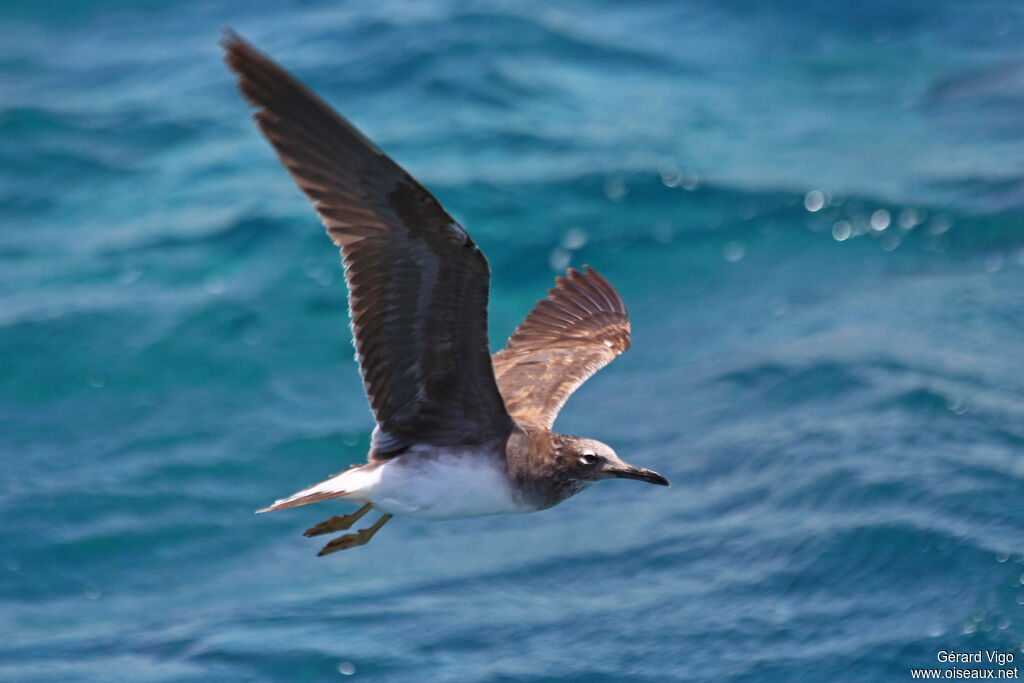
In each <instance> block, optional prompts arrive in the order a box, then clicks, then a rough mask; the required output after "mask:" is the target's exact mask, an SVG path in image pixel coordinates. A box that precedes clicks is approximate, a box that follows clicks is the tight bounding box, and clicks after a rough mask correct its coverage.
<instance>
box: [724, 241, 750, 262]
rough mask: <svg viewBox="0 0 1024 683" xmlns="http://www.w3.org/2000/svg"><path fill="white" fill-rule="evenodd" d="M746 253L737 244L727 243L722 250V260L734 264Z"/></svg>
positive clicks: (742, 247) (743, 248)
mask: <svg viewBox="0 0 1024 683" xmlns="http://www.w3.org/2000/svg"><path fill="white" fill-rule="evenodd" d="M746 253H747V250H746V248H745V247H744V246H743V245H742V244H741V243H739V242H729V243H728V244H726V245H725V247H724V248H723V249H722V258H724V259H725V260H726V261H728V262H729V263H735V262H736V261H739V260H740V259H742V258H743V257H744V256H745V255H746Z"/></svg>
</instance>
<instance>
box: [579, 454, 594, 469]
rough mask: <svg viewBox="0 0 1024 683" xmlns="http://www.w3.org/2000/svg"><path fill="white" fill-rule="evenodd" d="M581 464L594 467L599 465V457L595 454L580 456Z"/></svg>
mask: <svg viewBox="0 0 1024 683" xmlns="http://www.w3.org/2000/svg"><path fill="white" fill-rule="evenodd" d="M580 464H581V465H584V466H586V467H593V466H594V465H596V464H597V456H596V455H594V454H593V453H584V454H583V455H581V456H580Z"/></svg>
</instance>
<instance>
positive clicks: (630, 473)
mask: <svg viewBox="0 0 1024 683" xmlns="http://www.w3.org/2000/svg"><path fill="white" fill-rule="evenodd" d="M555 448H556V457H555V461H556V465H557V467H558V468H559V470H560V474H561V475H562V476H563V477H565V478H567V479H570V480H572V481H576V482H579V483H581V484H583V485H584V486H588V485H590V484H593V483H594V482H597V481H602V480H604V479H612V478H618V479H638V480H640V481H646V482H647V483H648V484H658V485H659V486H668V485H669V483H668V480H667V479H665V477H663V476H661V475H660V474H658V473H657V472H654V471H653V470H647V469H644V468H643V467H636V466H634V465H630V464H628V463H626V462H624V461H623V460H622V459H621V458H620V457H619V456H618V455H616V453H615V451H614V450H612V447H611V446H609V445H608V444H605V443H601V442H600V441H597V440H595V439H584V438H581V437H578V436H568V435H561V434H560V435H558V438H557V439H556V441H555Z"/></svg>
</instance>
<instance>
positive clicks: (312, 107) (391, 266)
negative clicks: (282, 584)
mask: <svg viewBox="0 0 1024 683" xmlns="http://www.w3.org/2000/svg"><path fill="white" fill-rule="evenodd" d="M223 45H224V48H225V49H226V50H227V56H226V59H227V62H228V64H229V65H230V66H231V68H232V69H234V70H235V71H236V72H237V73H238V77H239V78H238V82H239V87H240V88H241V90H242V92H243V93H244V94H245V95H246V97H247V98H248V99H249V101H250V102H252V103H253V104H254V105H256V106H258V107H261V110H260V111H258V112H256V114H255V115H254V118H255V119H256V121H257V123H258V124H259V126H260V129H261V130H262V131H263V133H264V135H266V136H267V139H268V140H270V142H271V143H272V144H273V145H274V149H275V150H277V154H278V156H279V157H280V158H281V161H282V162H283V163H284V165H285V167H286V168H287V169H288V171H289V172H290V173H291V174H292V177H293V178H295V182H296V183H297V184H298V186H299V187H300V188H301V189H302V191H303V192H305V193H306V196H307V197H309V199H310V200H311V201H313V202H315V206H316V210H317V213H319V214H320V218H321V220H322V221H323V223H324V226H325V227H326V228H327V233H328V234H329V235H330V237H331V239H332V240H333V241H334V243H335V244H337V245H338V246H339V247H340V248H341V253H342V255H343V257H344V262H345V276H346V278H347V280H348V285H349V291H350V294H349V308H350V312H351V316H352V332H353V335H354V337H355V346H356V354H357V357H358V359H359V367H360V369H361V371H362V375H363V382H364V384H365V388H366V394H367V396H368V397H369V399H370V406H371V408H372V410H373V414H374V417H376V418H377V423H378V425H379V427H380V429H379V430H378V432H377V433H376V434H375V439H374V453H373V457H374V458H377V459H379V458H386V457H389V456H392V455H395V454H398V453H401V452H402V451H403V450H404V449H405V448H407V447H408V446H409V445H411V444H412V443H429V444H433V445H437V446H454V445H459V444H466V443H479V442H481V441H492V440H496V439H499V440H500V439H503V438H507V437H508V434H509V432H510V431H511V429H512V426H513V425H512V420H511V419H510V418H509V415H508V412H507V411H506V410H505V405H504V403H503V402H502V399H501V394H500V393H499V392H498V388H497V385H496V384H495V380H494V372H493V370H492V368H491V358H490V353H489V350H488V339H487V294H488V284H489V280H490V270H489V268H488V265H487V259H486V258H484V255H483V253H481V251H480V249H478V248H477V246H476V244H474V243H473V240H472V239H470V237H469V235H468V234H466V231H465V230H463V229H462V228H461V227H460V226H459V225H458V224H457V223H456V222H455V221H454V220H452V218H451V216H449V215H448V214H447V212H445V210H444V209H443V208H441V205H440V204H438V203H437V200H436V199H434V197H433V196H432V195H431V194H430V193H429V192H427V191H426V190H425V189H424V188H423V187H422V186H421V185H420V184H419V183H418V182H416V181H415V180H414V179H413V178H412V176H410V175H409V174H408V173H406V172H405V171H404V170H402V169H401V168H400V167H399V166H398V165H397V164H395V162H393V161H392V160H391V159H390V158H389V157H388V156H387V155H386V154H384V153H383V152H382V151H380V149H378V148H377V146H376V145H374V144H373V143H372V142H370V141H369V140H367V139H366V138H365V137H363V135H362V134H361V133H360V132H359V131H358V130H356V129H355V127H354V126H352V124H350V123H349V122H348V121H346V120H345V119H344V118H342V117H341V116H340V115H338V114H337V113H335V112H334V111H333V110H332V109H331V108H330V107H328V106H327V105H326V104H324V102H323V101H321V100H320V99H319V98H318V97H317V96H316V95H314V94H313V93H311V92H310V91H309V90H308V89H306V87H305V86H303V85H302V84H301V83H299V82H298V81H296V80H295V79H293V78H292V77H291V76H290V75H289V74H288V73H287V72H285V71H284V70H283V69H281V68H280V67H278V66H277V65H276V64H274V63H273V62H272V61H271V60H269V59H267V58H266V57H265V56H264V55H263V54H261V53H260V52H258V51H257V50H256V49H255V48H253V47H252V46H251V45H249V44H248V43H246V42H245V41H244V40H242V39H241V38H240V37H238V36H237V35H235V34H233V33H229V34H227V35H226V36H225V38H224V40H223Z"/></svg>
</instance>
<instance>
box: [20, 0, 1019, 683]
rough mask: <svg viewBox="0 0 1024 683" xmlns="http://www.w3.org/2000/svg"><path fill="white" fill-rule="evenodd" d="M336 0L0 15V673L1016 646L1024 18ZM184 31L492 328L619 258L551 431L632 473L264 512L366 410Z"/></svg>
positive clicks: (897, 660)
mask: <svg viewBox="0 0 1024 683" xmlns="http://www.w3.org/2000/svg"><path fill="white" fill-rule="evenodd" d="M374 7H375V9H372V10H371V9H369V6H368V5H366V4H343V5H340V6H339V5H338V4H337V3H327V2H309V3H288V4H275V3H257V4H256V5H255V6H254V7H252V8H249V9H244V10H243V9H241V8H240V7H234V6H232V5H231V4H229V3H224V2H214V3H209V2H195V1H185V0H179V1H177V2H170V3H156V2H148V3H129V2H117V1H114V2H105V3H92V4H88V3H79V2H53V3H46V4H45V5H36V4H29V3H16V2H14V3H6V4H0V264H2V267H0V457H2V461H3V463H4V465H5V467H4V472H3V475H2V476H0V518H2V520H3V524H2V525H0V680H5V681H6V680H10V681H56V680H61V681H66V680H147V681H206V680H288V681H292V680H295V681H319V680H342V679H345V678H346V676H349V675H350V676H352V678H353V679H362V680H374V681H421V680H431V679H436V680H459V681H542V680H544V681H547V680H551V681H554V680H570V681H624V680H630V681H664V680H701V681H705V680H706V681H722V680H738V681H774V680H786V681H827V680H850V681H861V680H864V681H904V680H910V669H911V668H912V667H930V666H939V664H938V662H937V661H936V655H937V653H938V652H939V651H940V650H956V651H961V652H966V651H977V650H982V649H984V650H999V651H1001V652H1005V653H1013V654H1014V655H1015V656H1016V658H1017V659H1018V660H1020V659H1024V651H1022V648H1024V605H1022V603H1024V531H1022V530H1024V504H1022V502H1021V501H1022V500H1024V459H1022V457H1024V362H1022V361H1024V296H1022V292H1024V180H1022V179H1024V174H1022V169H1024V123H1022V122H1024V117H1022V115H1021V112H1022V111H1024V50H1022V48H1021V44H1022V40H1021V39H1022V35H1024V11H1022V10H1021V8H1020V7H1019V6H1018V5H1016V4H1013V3H1002V2H994V1H983V2H975V3H936V2H932V1H928V2H909V3H892V2H877V1H869V2H860V3H847V4H845V5H842V6H836V5H829V6H827V7H825V6H822V7H821V8H816V7H814V6H811V5H809V4H808V3H796V2H783V3H755V2H743V1H740V0H732V1H727V2H690V3H666V2H655V1H653V0H643V1H641V2H636V3H629V4H622V5H619V4H612V3H606V2H599V1H593V2H576V3H571V4H568V5H559V7H558V8H550V7H548V5H547V3H540V2H515V3H511V2H510V3H500V2H498V3H494V2H491V3H482V4H476V3H448V4H431V5H420V4H407V3H403V2H384V3H379V4H376V5H374ZM224 25H231V26H232V27H233V28H235V29H236V30H237V31H239V32H240V33H241V34H243V35H244V36H246V37H248V38H250V39H251V40H253V41H254V42H256V43H257V44H258V45H259V46H261V47H262V48H263V49H265V50H266V51H268V52H270V53H271V54H272V55H273V56H275V57H276V58H277V59H279V60H280V61H282V62H283V63H284V64H286V65H287V66H288V67H289V68H291V69H292V70H293V71H295V72H296V73H297V74H298V75H299V76H300V77H301V78H303V79H304V80H306V81H307V82H308V83H309V84H310V85H312V86H313V87H314V88H315V89H317V90H318V91H320V92H321V93H323V94H324V95H325V96H326V97H327V99H328V100H330V101H331V102H332V103H333V104H334V105H335V106H337V107H338V108H339V109H340V110H341V111H342V112H344V113H345V114H346V115H347V116H348V117H350V118H351V119H352V120H353V121H354V122H355V123H356V124H357V125H359V126H361V127H362V128H363V129H364V130H365V131H366V132H367V133H368V134H369V135H370V136H371V137H373V138H374V139H375V140H376V141H377V142H378V143H379V144H380V145H381V146H382V147H383V148H384V149H386V150H387V151H388V152H389V153H390V154H391V155H392V156H394V157H395V158H396V159H397V160H398V161H399V162H400V163H402V164H403V165H405V166H406V167H407V168H408V169H409V170H410V171H411V172H412V173H413V174H414V175H416V176H417V177H418V178H419V179H420V180H421V181H423V182H424V183H425V184H426V185H427V186H428V187H429V188H431V189H432V190H433V191H434V192H435V193H436V194H437V195H438V197H439V198H440V199H441V201H442V202H443V203H444V204H445V205H446V206H447V207H448V209H449V210H450V211H451V212H452V213H453V214H454V215H455V216H456V217H457V218H458V219H459V220H460V221H461V222H462V223H463V225H465V226H466V228H467V229H468V230H469V231H470V232H471V233H472V235H473V237H474V239H475V240H476V241H477V243H478V244H479V245H480V246H481V247H482V248H483V250H484V252H485V253H486V254H487V255H488V257H489V258H490V262H491V266H492V271H493V289H492V300H491V333H492V341H493V345H494V348H498V347H499V346H500V345H501V344H502V343H503V340H504V339H505V338H506V337H507V335H508V334H510V333H511V331H512V329H513V328H514V327H515V325H516V324H517V323H518V322H519V320H521V319H522V317H523V316H524V315H525V314H526V312H527V311H528V310H529V309H530V307H531V305H532V304H533V302H534V301H535V300H536V299H537V298H539V297H541V296H542V295H543V293H544V291H545V290H546V288H547V287H548V286H550V284H551V281H552V278H553V275H554V273H555V271H557V270H561V269H562V268H564V267H565V266H566V265H569V264H571V265H582V264H584V263H589V264H591V265H592V266H594V267H595V268H597V269H598V270H600V271H601V272H602V273H603V274H604V275H606V276H607V277H608V279H609V280H611V282H613V283H614V284H615V285H616V286H617V288H618V289H619V290H620V291H621V292H622V294H623V297H624V298H625V300H626V302H627V304H628V305H629V308H630V312H631V317H632V320H633V348H632V349H631V350H630V351H629V353H627V354H625V355H624V356H622V357H621V358H620V359H619V360H617V361H616V362H615V363H614V364H612V365H611V366H610V367H609V368H607V369H606V370H604V371H603V372H602V373H600V374H599V375H598V376H596V377H595V378H594V379H593V380H591V382H589V383H588V384H587V385H586V386H585V387H584V388H583V389H581V390H580V391H579V393H578V394H577V395H576V396H575V397H574V398H573V399H572V400H571V401H570V402H569V404H568V405H567V407H566V409H565V411H564V412H563V414H562V417H561V419H560V421H559V423H558V425H557V426H558V427H559V428H560V429H561V430H563V431H567V432H572V433H578V434H583V435H588V436H593V437H596V438H600V439H602V440H604V441H607V442H608V443H610V444H612V445H613V446H614V447H615V448H616V449H617V451H618V452H619V453H620V454H621V455H622V456H623V457H624V458H626V459H627V460H630V461H631V462H635V463H637V464H641V465H644V466H647V467H651V468H654V469H656V470H658V471H659V472H661V473H663V474H664V475H665V476H666V477H668V479H670V480H671V481H672V483H673V486H672V488H670V489H663V488H659V487H649V486H643V485H640V484H637V483H635V482H611V483H607V484H602V485H600V486H597V487H594V488H593V489H591V490H588V491H586V492H584V493H582V494H581V495H579V496H578V497H576V498H574V499H572V500H570V501H569V502H567V503H565V504H563V505H561V506H559V507H556V508H554V509H552V510H549V511H546V512H543V513H539V514H536V515H529V516H517V517H494V518H483V519H475V520H463V521H454V522H446V523H428V522H417V521H414V520H406V519H396V520H394V521H392V522H391V523H390V524H389V525H388V526H387V527H385V528H384V529H383V530H382V531H381V533H380V534H379V535H378V536H377V537H376V538H375V539H374V540H373V542H372V543H371V544H369V545H368V546H366V547H365V548H360V549H357V550H353V551H350V552H346V553H342V554H339V555H333V556H330V557H327V558H317V557H316V556H315V552H316V550H317V549H318V548H319V547H320V543H319V542H317V541H310V540H308V539H304V538H302V536H301V531H302V530H303V529H305V528H306V527H307V526H310V525H311V524H313V523H316V522H318V521H320V520H321V519H324V518H326V517H328V516H331V515H333V514H336V513H340V512H342V511H346V510H347V509H348V508H346V507H345V506H343V505H334V506H332V505H330V504H324V505H320V506H315V507H312V508H304V509H298V510H293V511H287V512H282V513H276V514H274V515H263V516H259V517H256V516H254V515H253V514H252V512H253V510H255V509H256V508H258V507H261V506H263V505H266V504H267V503H268V502H270V501H272V500H273V499H274V498H276V497H279V496H281V495H284V494H288V493H291V492H293V491H295V490H297V489H299V488H301V487H303V486H305V485H307V484H310V483H313V482H315V481H318V480H319V479H320V478H321V477H322V476H323V475H325V474H328V473H332V472H336V471H338V470H340V469H343V468H344V467H345V466H346V465H348V464H350V463H354V462H358V461H360V460H361V459H362V458H363V456H364V454H365V451H366V448H367V443H368V439H369V433H370V430H371V428H372V426H373V425H372V422H371V418H370V415H369V412H368V410H367V408H366V403H365V398H364V397H363V395H362V392H361V388H360V382H359V381H358V375H357V371H356V367H355V364H354V362H353V360H352V348H351V344H350V337H349V331H348V327H347V314H346V308H345V290H344V284H343V280H342V275H341V270H340V265H339V259H338V256H337V253H336V251H335V250H334V249H333V248H332V247H331V245H330V243H329V242H328V240H327V239H326V238H325V237H324V235H323V231H322V229H321V227H320V226H319V223H318V221H317V220H316V218H315V216H314V214H313V213H312V211H311V210H310V208H309V207H308V205H307V204H306V202H305V201H304V199H303V198H302V197H301V195H300V193H299V192H298V191H297V190H296V189H295V188H294V186H293V184H292V182H291V180H290V179H289V178H288V177H287V175H286V174H285V172H284V171H283V170H282V169H281V168H280V166H279V164H278V162H277V160H276V158H275V157H274V155H273V153H272V152H271V150H270V149H269V147H268V146H267V145H266V143H265V142H264V141H263V140H262V139H261V138H260V137H259V135H258V133H257V131H256V129H255V126H253V124H252V122H251V121H250V120H249V114H250V111H249V109H248V108H247V107H246V105H245V104H244V103H243V102H242V100H241V98H240V97H239V95H238V94H237V92H236V91H235V89H234V85H233V80H232V78H231V76H230V75H229V73H228V72H227V70H226V68H225V67H224V66H223V64H222V63H221V61H220V55H219V51H218V48H217V46H216V44H215V43H216V40H217V38H218V35H219V31H220V28H221V27H222V26H224ZM812 209H813V210H812ZM1013 665H1018V663H1016V662H1015V663H1014V664H1013ZM958 666H960V667H961V668H969V666H970V665H958ZM977 666H981V668H993V666H994V665H989V664H983V665H977ZM1008 666H1012V665H1008ZM995 668H998V667H995Z"/></svg>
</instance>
